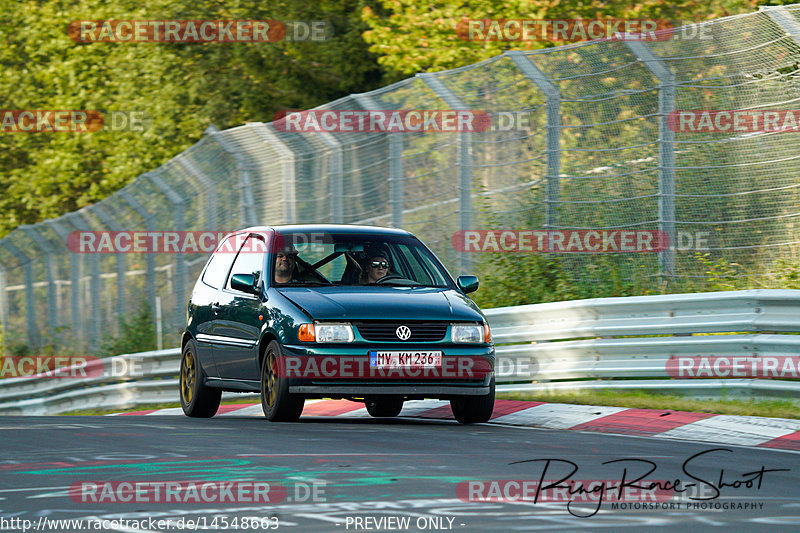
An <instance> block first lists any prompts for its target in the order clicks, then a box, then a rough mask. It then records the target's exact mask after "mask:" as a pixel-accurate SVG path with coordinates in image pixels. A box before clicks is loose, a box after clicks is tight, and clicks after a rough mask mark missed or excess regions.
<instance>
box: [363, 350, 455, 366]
mask: <svg viewBox="0 0 800 533" xmlns="http://www.w3.org/2000/svg"><path fill="white" fill-rule="evenodd" d="M369 366H370V367H373V368H441V367H442V352H369Z"/></svg>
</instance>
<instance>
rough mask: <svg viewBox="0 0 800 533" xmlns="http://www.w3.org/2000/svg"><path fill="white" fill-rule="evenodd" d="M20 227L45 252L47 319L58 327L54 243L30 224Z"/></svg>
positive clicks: (51, 324) (43, 263)
mask: <svg viewBox="0 0 800 533" xmlns="http://www.w3.org/2000/svg"><path fill="white" fill-rule="evenodd" d="M20 229H21V230H22V231H24V232H25V234H26V235H27V236H28V237H29V238H30V239H31V240H32V241H33V242H35V243H36V246H37V247H38V248H39V249H40V250H41V251H42V253H43V254H44V255H43V256H42V267H43V268H44V275H45V280H47V301H48V305H47V321H48V323H49V324H50V327H53V328H55V327H58V326H59V323H58V321H59V319H60V317H59V316H58V313H57V312H56V306H55V304H54V302H55V300H56V298H55V291H56V287H55V281H54V279H55V278H54V276H53V269H54V264H53V245H52V244H51V243H50V241H49V240H48V239H47V238H46V237H44V236H43V235H42V234H41V233H39V231H38V230H37V229H36V228H35V227H34V226H30V225H24V226H20Z"/></svg>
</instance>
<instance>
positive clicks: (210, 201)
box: [173, 155, 220, 231]
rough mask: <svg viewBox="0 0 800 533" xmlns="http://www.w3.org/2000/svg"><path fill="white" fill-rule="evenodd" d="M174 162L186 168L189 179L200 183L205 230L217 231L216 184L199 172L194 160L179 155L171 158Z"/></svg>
mask: <svg viewBox="0 0 800 533" xmlns="http://www.w3.org/2000/svg"><path fill="white" fill-rule="evenodd" d="M173 161H175V162H176V163H178V164H179V165H181V166H182V167H183V168H185V169H186V172H187V173H188V175H189V179H190V181H194V182H195V183H199V184H200V188H201V194H202V195H203V199H204V200H205V203H206V206H205V211H206V217H205V223H206V228H205V229H206V230H208V231H218V230H219V229H220V228H219V227H218V224H217V191H216V190H215V189H216V184H215V183H214V181H213V180H211V179H210V178H209V177H208V176H206V175H205V174H203V173H202V172H200V169H198V168H197V165H195V164H194V161H192V160H191V159H189V158H188V157H186V156H185V155H181V156H178V157H176V158H175V159H173Z"/></svg>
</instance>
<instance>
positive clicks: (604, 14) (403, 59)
mask: <svg viewBox="0 0 800 533" xmlns="http://www.w3.org/2000/svg"><path fill="white" fill-rule="evenodd" d="M381 4H382V5H381V8H380V9H374V10H373V9H371V8H365V9H364V11H363V15H362V16H363V19H364V21H365V22H366V23H367V25H368V26H369V28H370V29H369V31H367V32H365V33H364V40H365V41H367V42H368V43H369V44H370V45H371V47H370V51H372V52H374V53H376V54H378V55H379V56H380V58H379V60H378V61H379V63H380V64H381V65H384V66H385V67H387V68H388V69H390V70H391V71H394V72H396V73H400V74H404V75H412V74H415V73H417V72H425V71H431V72H432V71H438V70H445V69H452V68H457V67H461V66H464V65H469V64H471V63H477V62H478V61H481V60H484V59H488V58H490V57H493V56H496V55H498V54H501V53H503V52H504V51H506V50H531V49H539V48H547V47H551V46H556V45H561V44H566V43H553V42H545V41H516V42H503V41H467V40H463V39H461V38H459V36H458V34H457V33H456V26H457V25H458V23H459V22H461V21H462V20H464V19H537V20H541V19H575V18H585V19H593V18H632V19H661V20H670V21H686V22H687V23H689V22H700V21H703V20H710V19H714V18H719V17H724V16H727V15H734V14H738V13H748V12H751V11H753V9H754V8H755V6H756V5H757V4H758V2H756V1H754V0H711V1H709V2H695V1H693V0H676V1H673V2H668V3H667V2H662V1H661V0H645V1H642V2H637V3H631V2H625V1H622V0H610V1H606V2H561V1H560V0H548V1H536V2H531V1H529V0H504V1H499V0H460V1H456V2H453V1H442V0H383V1H382V2H381Z"/></svg>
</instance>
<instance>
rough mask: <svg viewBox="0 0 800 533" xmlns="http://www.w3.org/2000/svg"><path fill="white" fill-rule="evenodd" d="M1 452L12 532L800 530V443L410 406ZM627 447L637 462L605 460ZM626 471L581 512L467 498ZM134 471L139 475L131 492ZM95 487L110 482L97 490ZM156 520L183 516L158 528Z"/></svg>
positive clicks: (145, 430)
mask: <svg viewBox="0 0 800 533" xmlns="http://www.w3.org/2000/svg"><path fill="white" fill-rule="evenodd" d="M0 449H1V450H2V455H1V456H0V470H1V471H2V475H0V530H2V531H23V529H22V524H26V525H27V526H28V531H35V530H36V529H35V527H37V526H38V527H40V529H38V531H77V529H74V528H71V529H70V528H65V527H63V526H64V524H61V526H62V527H61V528H56V527H53V523H52V522H49V520H51V519H73V520H74V519H83V520H84V522H82V524H84V528H85V529H84V530H86V529H88V527H89V526H88V525H85V524H88V523H89V521H91V523H94V524H104V525H105V526H106V527H104V528H103V529H102V530H104V531H121V532H136V531H159V532H162V531H275V530H278V531H298V532H305V531H314V532H317V531H318V532H343V531H397V530H409V531H477V532H503V531H550V530H554V529H558V530H560V531H579V530H581V531H583V530H586V531H593V530H604V531H622V530H625V531H645V530H648V531H649V530H654V529H658V528H661V529H663V530H665V531H666V530H668V529H669V530H680V531H683V532H686V531H707V530H716V531H721V530H723V529H722V528H728V529H729V530H732V529H733V528H735V529H736V530H741V531H774V530H776V529H778V528H780V526H785V527H788V528H793V529H794V530H797V529H798V527H800V486H799V485H800V484H799V483H798V479H800V476H798V472H800V454H798V453H797V452H791V451H783V450H773V449H764V448H746V447H740V446H733V445H712V444H707V443H705V444H701V443H693V442H685V441H675V440H663V439H657V438H643V437H632V436H617V435H608V434H598V433H585V432H580V431H560V430H546V429H538V428H521V427H510V426H503V425H490V424H481V425H474V426H462V425H459V424H457V423H455V422H453V421H449V420H419V419H409V418H402V417H401V418H397V419H371V418H366V419H365V418H347V417H337V418H331V417H313V416H312V417H309V416H304V417H303V418H301V420H300V422H298V423H281V424H275V423H268V422H266V421H265V420H264V419H263V418H261V417H258V416H246V415H243V416H225V417H217V418H213V419H207V420H206V419H190V418H187V417H184V416H158V417H147V416H125V417H99V416H98V417H21V416H20V417H2V418H0ZM703 452H705V453H703ZM697 454H700V455H697ZM547 459H551V461H550V462H549V463H547V462H546V461H544V460H547ZM618 459H630V461H625V462H616V463H609V464H603V463H604V462H607V461H613V460H618ZM645 460H646V461H650V462H651V463H652V465H653V466H651V463H647V462H645ZM568 461H569V462H571V463H569V462H568ZM572 463H574V465H573V464H572ZM653 467H655V470H654V471H653V472H650V473H649V474H647V475H645V474H646V473H647V472H648V470H650V469H651V468H653ZM545 468H547V472H546V473H544V472H543V471H544V469H545ZM626 468H627V471H626ZM574 469H576V470H574ZM773 469H787V470H784V471H772V470H773ZM573 470H574V471H573ZM570 473H571V474H572V475H571V476H570V475H569V474H570ZM623 475H624V476H625V481H624V482H623V483H628V484H629V485H627V487H628V488H626V490H629V492H628V493H627V494H628V498H632V500H631V499H628V500H627V501H625V502H616V503H619V505H614V502H612V501H611V500H612V499H613V498H612V496H613V494H617V493H615V492H613V491H610V490H609V491H607V492H606V496H605V501H604V503H603V504H602V505H601V506H600V507H599V509H598V504H597V499H596V498H597V493H595V494H594V495H592V496H593V497H594V498H595V499H594V500H587V499H586V497H587V495H586V494H583V497H584V500H583V501H582V502H578V503H577V504H576V503H572V504H570V505H569V508H568V505H567V502H566V501H563V499H562V500H561V501H552V500H558V498H557V497H555V496H554V494H556V492H554V489H551V490H550V492H548V491H547V490H543V491H542V492H541V494H542V495H543V496H541V498H542V499H547V500H548V501H541V500H538V501H537V502H536V503H534V502H533V501H532V498H528V499H529V500H530V501H525V502H520V501H513V500H519V491H516V492H513V491H512V489H514V488H515V487H516V485H513V484H503V485H502V486H503V487H505V489H503V490H506V491H511V492H506V493H505V494H506V496H508V497H507V498H506V499H507V500H512V501H483V502H477V501H469V500H470V498H469V494H470V493H469V492H467V491H464V490H463V487H465V486H470V485H469V484H468V483H465V482H469V481H473V482H475V481H484V482H490V481H493V480H526V481H529V480H533V481H538V480H539V479H540V478H544V479H545V480H551V481H552V480H560V479H564V480H569V481H564V482H563V483H562V485H563V486H567V487H576V486H578V485H580V484H579V483H578V484H577V485H576V484H571V485H569V483H573V482H574V481H575V480H587V481H588V480H609V481H608V482H607V483H610V484H611V485H619V483H620V479H621V477H622V476H623ZM642 476H644V477H643V479H644V480H651V481H652V480H661V482H663V483H667V480H671V481H672V486H674V485H675V480H681V483H682V485H680V486H681V487H682V488H683V490H684V491H685V492H683V493H681V494H678V495H676V494H674V493H673V494H671V495H668V497H669V499H668V500H663V498H661V499H659V501H658V502H653V499H652V495H653V492H652V491H650V492H647V491H638V492H637V491H636V489H635V488H630V487H631V480H633V479H635V478H637V477H642ZM157 481H162V482H183V485H182V487H183V488H182V490H184V491H186V490H188V489H186V487H187V486H189V485H194V486H195V487H198V486H200V484H201V483H211V482H214V483H217V484H219V483H220V482H225V483H229V482H234V483H240V484H244V485H246V484H247V483H250V485H251V486H252V482H259V483H261V487H262V489H263V487H264V486H265V485H264V484H265V483H268V484H269V485H268V486H269V487H270V488H269V492H268V493H266V494H265V493H264V492H263V491H262V492H261V493H259V496H260V498H261V500H259V501H255V502H254V501H253V500H254V499H256V500H258V498H255V497H254V494H255V493H254V492H251V493H247V492H246V491H245V492H244V493H237V492H235V491H234V492H233V494H234V496H235V497H236V498H237V499H236V501H230V499H228V500H226V498H225V495H224V494H223V495H222V496H220V495H214V494H211V493H206V494H205V495H204V496H203V497H202V498H201V499H200V500H198V499H197V493H194V495H193V497H194V498H195V499H193V500H192V499H191V498H190V493H189V492H182V493H173V496H172V497H173V500H172V501H164V498H165V496H164V493H163V492H162V493H158V495H157V496H155V497H154V496H153V493H152V492H151V493H148V494H149V496H148V495H145V493H144V492H142V493H140V495H141V498H138V499H139V500H140V501H123V500H136V499H137V498H134V497H133V493H132V492H130V491H129V492H126V490H127V489H128V488H130V487H132V486H134V484H135V483H138V485H135V486H136V487H139V488H141V487H143V486H144V485H143V483H152V482H157ZM121 482H128V483H129V484H128V485H125V484H124V483H123V485H122V487H123V488H120V483H121ZM188 482H195V483H194V484H192V483H188ZM759 482H760V483H759ZM87 483H91V484H92V485H87ZM187 483H188V485H187ZM459 483H462V484H461V485H459ZM690 483H694V486H692V487H689V484H690ZM155 485H157V484H155ZM476 485H477V484H474V485H472V487H473V488H474V487H475V486H476ZM611 485H609V486H611ZM759 485H760V486H759ZM87 486H88V487H92V490H94V488H96V487H101V488H99V489H97V491H96V492H92V491H91V490H90V491H88V492H86V487H87ZM162 486H163V485H162ZM237 486H238V485H237ZM492 486H493V485H492V484H491V483H485V484H482V485H480V486H479V489H477V490H479V491H478V492H477V493H473V494H478V495H481V494H484V495H489V494H490V491H491V490H492V489H491V487H492ZM494 486H495V488H496V487H497V486H500V485H498V484H495V485H494ZM595 486H599V485H595ZM102 487H105V488H106V489H107V492H103V491H102V490H101V489H102ZM109 487H110V488H109ZM460 487H461V488H460ZM284 489H285V492H284ZM132 490H136V489H132ZM480 490H486V491H487V492H486V493H482V492H480ZM82 491H83V492H82ZM645 492H647V495H648V496H649V497H645V496H642V494H644V493H645ZM87 494H88V495H87ZM529 494H530V493H529ZM548 494H549V496H548ZM561 494H562V495H563V494H564V491H563V490H562V493H561ZM637 494H638V495H639V497H638V499H637ZM182 497H185V498H186V499H185V500H181V501H177V502H176V501H175V498H178V499H180V498H182ZM217 497H219V498H222V500H224V501H221V502H220V501H219V500H215V499H214V498H217ZM92 498H95V500H97V501H93V500H92ZM148 498H149V499H148ZM158 498H161V499H160V500H159V499H158ZM248 498H250V499H248ZM264 498H266V499H267V500H266V502H265V501H264ZM693 498H694V499H693ZM701 498H704V499H702V500H701ZM153 499H156V500H158V501H152V500H153ZM633 500H636V501H633ZM662 500H663V501H662ZM215 502H216V503H215ZM623 503H627V505H628V508H625V509H623V508H622V507H623ZM647 505H649V506H650V507H649V508H648V507H646V506H647ZM653 506H657V507H658V508H653ZM612 507H614V508H612ZM670 507H672V508H670ZM12 519H17V520H18V521H17V522H11V520H12ZM45 519H47V521H45ZM148 519H152V520H153V522H150V523H149V525H148V522H147V520H148ZM181 519H183V522H181V523H180V524H181V525H183V526H184V528H183V529H179V528H178V521H179V520H181ZM245 519H247V521H246V522H245ZM253 519H258V521H255V520H253ZM23 520H28V521H30V522H25V523H23V522H22V521H23ZM40 520H41V522H40ZM103 520H105V521H106V522H102V521H103ZM122 520H127V522H124V523H123V522H122ZM157 520H163V521H166V520H172V522H171V523H166V522H164V523H162V524H161V525H160V526H159V525H158V523H157V522H156V521H157ZM251 520H252V521H251ZM403 520H406V521H407V522H403ZM3 521H5V522H4V523H3ZM114 521H116V522H114ZM187 521H195V522H193V523H191V524H189V525H193V526H194V529H189V528H188V527H186V526H187ZM254 522H255V523H254ZM234 523H235V525H236V527H234ZM154 524H155V525H154ZM406 524H407V527H403V526H405V525H406ZM73 525H74V524H73ZM167 525H168V526H170V527H171V528H170V529H167V528H166V526H167ZM226 525H227V527H224V526H226ZM243 525H244V526H246V527H242V526H243ZM45 526H48V527H45ZM149 526H150V527H149ZM203 526H205V527H203ZM252 526H255V527H252ZM97 530H98V529H95V531H97Z"/></svg>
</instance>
